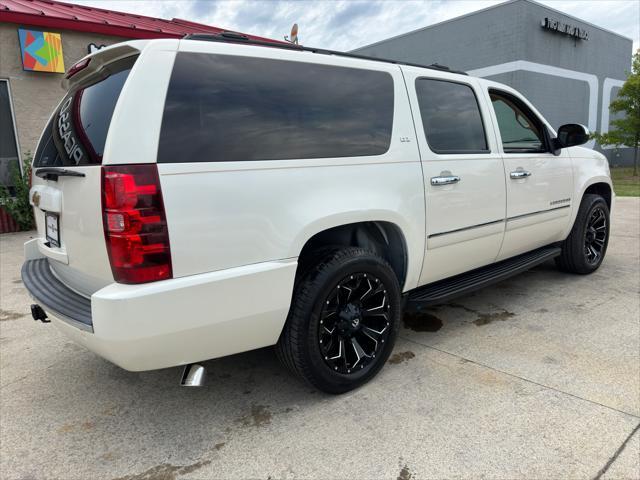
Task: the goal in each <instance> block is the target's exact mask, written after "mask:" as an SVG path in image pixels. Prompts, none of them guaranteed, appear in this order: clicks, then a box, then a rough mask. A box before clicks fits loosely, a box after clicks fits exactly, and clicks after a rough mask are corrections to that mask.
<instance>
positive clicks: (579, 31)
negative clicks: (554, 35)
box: [542, 17, 589, 40]
mask: <svg viewBox="0 0 640 480" xmlns="http://www.w3.org/2000/svg"><path fill="white" fill-rule="evenodd" d="M542 28H545V29H547V30H551V31H553V32H558V33H564V34H565V35H569V36H570V37H574V38H579V39H581V40H589V33H588V32H587V31H586V30H585V29H584V28H580V27H576V26H575V25H569V24H568V23H564V22H561V21H560V20H555V19H553V18H549V17H546V18H545V19H544V20H542Z"/></svg>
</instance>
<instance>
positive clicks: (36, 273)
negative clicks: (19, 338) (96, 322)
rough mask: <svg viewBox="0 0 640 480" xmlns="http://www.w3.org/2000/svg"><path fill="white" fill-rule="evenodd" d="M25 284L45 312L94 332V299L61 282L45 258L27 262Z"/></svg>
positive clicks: (25, 264)
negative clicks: (92, 315)
mask: <svg viewBox="0 0 640 480" xmlns="http://www.w3.org/2000/svg"><path fill="white" fill-rule="evenodd" d="M22 283H23V284H24V286H25V287H26V289H27V290H28V291H29V293H30V294H31V296H32V297H33V298H34V300H35V301H37V302H38V303H39V304H40V306H41V307H42V308H44V310H45V311H46V312H49V313H51V314H52V315H53V316H55V317H56V318H59V319H61V320H64V321H65V322H67V323H69V324H71V325H73V326H74V327H76V328H79V329H80V330H84V331H87V332H93V321H92V319H91V300H90V299H88V298H87V297H84V296H82V295H80V294H79V293H76V292H74V291H73V290H71V289H70V288H69V287H67V286H66V285H65V284H64V283H62V282H61V281H60V280H59V279H58V277H56V276H55V275H54V274H53V272H52V271H51V268H49V261H48V260H47V259H46V258H38V259H35V260H27V261H26V262H24V264H23V265H22Z"/></svg>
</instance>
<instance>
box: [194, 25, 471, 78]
mask: <svg viewBox="0 0 640 480" xmlns="http://www.w3.org/2000/svg"><path fill="white" fill-rule="evenodd" d="M182 38H183V39H184V40H202V41H205V42H224V43H241V44H245V45H257V46H263V47H272V48H282V49H284V50H297V51H300V52H312V53H319V54H321V55H335V56H338V57H347V58H357V59H360V60H373V61H375V62H384V63H393V64H396V65H408V66H411V67H420V68H428V69H431V70H438V71H441V72H449V73H458V74H460V75H467V72H463V71H461V70H452V69H451V68H449V67H447V66H445V65H439V64H437V63H432V64H431V65H421V64H419V63H410V62H402V61H399V60H390V59H388V58H378V57H369V56H367V55H358V54H357V53H345V52H338V51H336V50H327V49H324V48H313V47H304V46H302V45H296V44H293V43H291V44H288V43H283V42H275V41H274V42H268V41H264V40H254V39H251V38H249V37H248V36H247V35H244V34H242V33H237V32H229V31H224V32H220V33H190V34H188V35H185V36H184V37H182Z"/></svg>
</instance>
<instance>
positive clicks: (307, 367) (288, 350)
mask: <svg viewBox="0 0 640 480" xmlns="http://www.w3.org/2000/svg"><path fill="white" fill-rule="evenodd" d="M400 317H401V293H400V286H399V284H398V279H397V278H396V275H395V273H394V271H393V270H392V269H391V267H390V266H389V264H388V263H387V262H386V261H385V260H384V259H382V258H380V257H379V256H377V255H375V254H373V253H371V252H369V251H367V250H364V249H361V248H345V249H341V250H336V251H333V252H331V253H329V254H328V255H327V256H326V257H325V258H324V259H322V260H321V261H320V262H319V263H317V264H316V265H315V267H313V268H311V269H309V270H308V271H307V272H306V274H305V276H304V278H302V279H301V280H300V281H299V282H298V284H297V286H296V288H295V292H294V298H293V301H292V304H291V309H290V311H289V316H288V318H287V322H286V324H285V327H284V330H283V332H282V334H281V336H280V339H279V341H278V345H277V348H276V351H277V353H278V356H279V357H280V359H281V360H282V362H283V363H284V364H285V366H286V367H288V368H289V370H291V371H292V372H293V373H294V374H296V375H298V376H300V377H302V378H303V379H305V380H306V381H307V382H309V383H310V384H312V385H313V386H315V387H316V388H318V389H320V390H323V391H325V392H328V393H344V392H347V391H349V390H352V389H354V388H357V387H358V386H360V385H362V384H364V383H365V382H367V381H368V380H370V379H371V378H373V377H374V376H375V375H376V374H377V373H378V372H379V371H380V369H381V368H382V366H383V365H384V363H385V362H386V360H387V358H388V357H389V354H390V353H391V350H392V349H393V345H394V343H395V339H396V336H397V333H398V328H399V323H400Z"/></svg>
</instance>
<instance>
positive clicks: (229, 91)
mask: <svg viewBox="0 0 640 480" xmlns="http://www.w3.org/2000/svg"><path fill="white" fill-rule="evenodd" d="M393 102H394V94H393V78H392V77H391V75H389V74H388V73H386V72H379V71H372V70H361V69H354V68H344V67H335V66H329V65H319V64H313V63H302V62H291V61H283V60H271V59H263V58H251V57H238V56H231V55H213V54H204V53H188V52H183V53H179V54H178V56H177V58H176V62H175V66H174V70H173V73H172V76H171V80H170V83H169V89H168V92H167V98H166V103H165V110H164V117H163V121H162V129H161V134H160V143H159V150H158V161H159V162H164V163H173V162H224V161H252V160H289V159H304V158H326V157H349V156H368V155H381V154H383V153H385V152H386V151H387V150H388V149H389V145H390V142H391V131H392V127H393Z"/></svg>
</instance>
